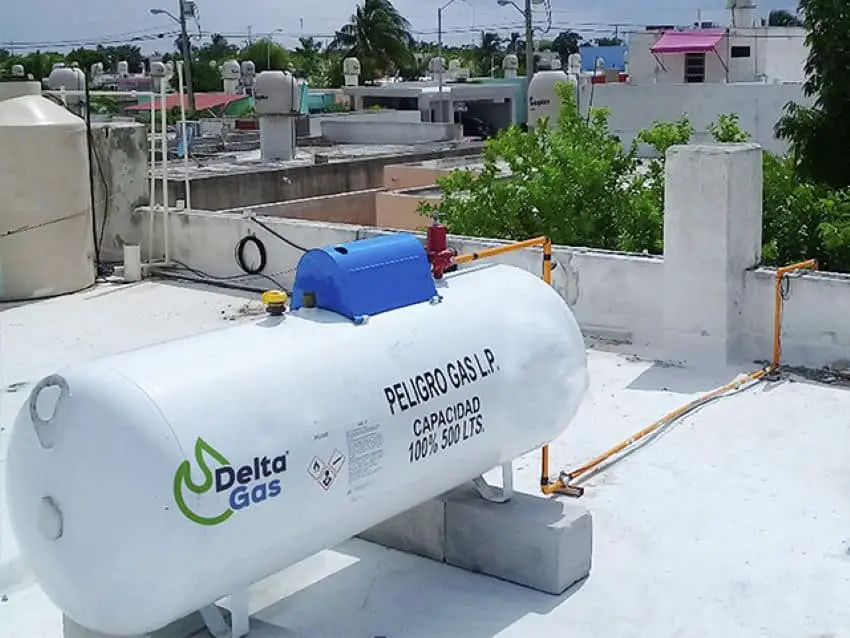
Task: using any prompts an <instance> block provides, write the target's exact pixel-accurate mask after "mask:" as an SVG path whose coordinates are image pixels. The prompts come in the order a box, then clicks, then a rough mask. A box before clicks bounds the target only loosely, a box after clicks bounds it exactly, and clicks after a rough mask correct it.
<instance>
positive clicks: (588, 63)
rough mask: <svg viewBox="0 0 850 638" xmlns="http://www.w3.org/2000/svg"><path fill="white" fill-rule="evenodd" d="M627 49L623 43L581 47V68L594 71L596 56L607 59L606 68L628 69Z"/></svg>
mask: <svg viewBox="0 0 850 638" xmlns="http://www.w3.org/2000/svg"><path fill="white" fill-rule="evenodd" d="M626 51H628V47H626V45H625V44H621V45H618V46H613V47H598V46H589V47H579V50H578V52H579V53H580V54H581V70H582V71H593V69H594V66H593V65H594V63H595V62H596V58H602V59H604V60H605V68H606V69H617V70H618V71H625V70H626Z"/></svg>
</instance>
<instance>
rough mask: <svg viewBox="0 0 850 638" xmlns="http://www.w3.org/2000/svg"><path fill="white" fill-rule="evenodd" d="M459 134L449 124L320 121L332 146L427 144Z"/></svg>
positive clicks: (460, 130)
mask: <svg viewBox="0 0 850 638" xmlns="http://www.w3.org/2000/svg"><path fill="white" fill-rule="evenodd" d="M462 134H463V129H462V127H460V125H457V124H453V123H451V122H448V123H439V122H436V123H435V122H381V121H377V122H372V121H366V120H363V121H359V122H358V121H346V120H325V121H324V122H322V137H324V138H325V139H326V140H328V141H330V142H334V143H336V144H431V143H434V142H447V141H449V140H455V139H460V138H461V137H462Z"/></svg>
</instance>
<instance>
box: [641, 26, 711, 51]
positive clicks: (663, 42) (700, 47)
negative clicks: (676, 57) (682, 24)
mask: <svg viewBox="0 0 850 638" xmlns="http://www.w3.org/2000/svg"><path fill="white" fill-rule="evenodd" d="M724 35H726V31H725V30H724V29H699V30H694V31H665V32H664V34H663V35H662V36H661V37H660V38H658V41H657V42H656V43H655V44H653V45H652V47H650V49H649V50H650V52H652V53H707V52H708V51H712V50H714V47H716V46H717V43H718V42H720V40H721V38H723V36H724Z"/></svg>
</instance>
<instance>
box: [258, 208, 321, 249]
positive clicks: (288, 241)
mask: <svg viewBox="0 0 850 638" xmlns="http://www.w3.org/2000/svg"><path fill="white" fill-rule="evenodd" d="M249 219H250V220H251V221H252V222H254V223H255V224H257V226H259V227H260V228H262V229H263V230H265V231H266V232H267V233H269V234H270V235H272V236H274V237H277V238H278V239H279V240H280V241H282V242H284V243H285V244H287V245H289V246H291V247H292V248H294V249H295V250H300V251H301V252H302V253H306V252H307V251H308V250H309V249H308V248H304V247H303V246H300V245H299V244H296V243H295V242H294V241H292V240H291V239H287V238H286V237H284V236H283V235H281V234H280V233H279V232H277V231H276V230H275V229H274V228H272V227H271V226H269V225H268V224H266V223H264V222H261V221H260V220H259V219H257V218H256V216H253V217H250V218H249Z"/></svg>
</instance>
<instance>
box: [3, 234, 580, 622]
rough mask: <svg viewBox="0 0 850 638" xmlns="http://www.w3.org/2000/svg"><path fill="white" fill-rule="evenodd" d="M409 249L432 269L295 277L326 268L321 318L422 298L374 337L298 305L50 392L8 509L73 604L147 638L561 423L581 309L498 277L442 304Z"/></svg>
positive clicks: (360, 266) (13, 454) (466, 275)
mask: <svg viewBox="0 0 850 638" xmlns="http://www.w3.org/2000/svg"><path fill="white" fill-rule="evenodd" d="M407 237H408V238H409V239H407V240H406V241H412V242H416V243H417V244H418V250H419V251H420V254H419V255H411V254H410V253H406V254H405V253H402V252H400V251H394V252H389V251H387V252H383V253H382V254H381V255H376V256H377V257H378V259H370V258H369V257H368V256H366V255H364V252H365V251H364V250H362V249H359V248H358V246H357V244H358V243H359V242H351V243H349V244H347V245H343V246H334V247H328V248H327V249H321V250H317V251H310V252H309V253H308V254H307V255H306V256H305V257H303V258H302V261H301V263H299V266H298V271H299V273H298V274H297V275H296V284H295V290H296V293H295V294H293V302H294V301H295V300H296V299H297V298H298V297H297V291H298V288H299V283H298V282H299V279H300V273H301V271H302V264H303V263H304V261H305V260H307V261H308V262H312V264H313V265H316V266H318V265H320V264H329V267H328V268H327V269H325V268H324V266H323V267H322V268H321V269H319V268H317V269H316V270H315V271H314V275H316V278H315V279H310V281H309V287H307V288H304V289H303V292H304V296H303V297H302V299H304V303H305V304H306V303H307V299H306V295H307V294H315V296H314V297H313V302H315V304H320V303H321V300H324V302H325V303H326V304H327V302H333V301H334V299H336V300H337V302H338V305H340V306H346V305H348V303H349V302H350V303H351V305H352V306H355V305H356V306H359V308H351V307H349V309H353V310H355V312H357V311H359V310H362V309H364V307H365V304H361V303H360V299H362V298H364V297H366V296H369V295H374V294H376V292H378V291H380V290H383V291H384V293H386V291H387V289H388V288H393V289H395V290H396V293H395V294H398V293H399V292H401V294H404V295H405V297H406V299H407V300H408V301H407V303H406V304H405V305H402V306H401V307H399V306H395V308H396V309H390V308H387V310H386V311H382V310H380V309H379V308H377V307H376V306H375V305H372V307H371V308H369V310H370V311H372V312H373V313H375V312H377V313H378V314H374V316H371V317H370V318H369V320H368V321H367V322H365V323H361V324H360V325H358V324H357V323H356V320H355V321H352V318H353V317H354V316H357V315H356V314H354V313H351V314H352V315H353V317H352V318H349V316H348V315H343V314H341V313H339V312H335V311H331V310H328V309H327V308H328V307H329V306H328V305H322V306H319V307H308V306H302V307H301V308H300V309H298V310H294V311H292V312H291V313H287V315H286V316H283V317H274V316H271V317H266V318H264V319H259V320H256V321H252V322H251V323H249V324H247V325H243V326H238V327H234V328H228V329H224V330H215V331H212V332H209V333H207V334H203V335H198V336H194V337H190V338H185V339H181V340H178V341H170V342H167V343H163V344H160V345H156V346H153V347H148V348H144V349H140V350H136V351H133V352H128V353H124V354H118V355H113V356H111V357H108V358H104V359H100V360H95V361H90V362H86V363H82V364H78V365H75V366H73V367H70V368H66V369H65V370H61V371H59V373H58V374H56V375H53V376H52V377H47V378H45V379H44V380H42V381H41V382H40V383H38V384H37V385H36V386H35V387H34V388H33V391H32V392H31V394H30V397H29V398H28V400H27V402H26V403H25V404H24V407H23V408H22V410H21V411H20V413H19V415H18V418H17V420H16V421H15V424H14V427H13V428H12V431H11V433H10V437H9V448H8V449H9V453H8V459H7V463H6V472H7V473H6V489H7V491H6V493H7V502H8V508H9V516H10V521H11V524H12V529H13V531H14V533H15V537H16V538H17V539H18V542H19V546H20V549H21V553H22V555H23V557H24V559H25V560H26V563H27V565H28V566H30V567H31V568H32V570H33V572H34V574H35V576H36V578H37V580H38V582H39V584H40V585H41V588H42V590H43V591H44V592H45V593H46V594H47V595H48V596H49V597H50V599H51V600H52V601H53V602H54V603H55V604H56V605H57V606H58V607H59V608H60V609H61V610H62V611H64V612H65V613H66V614H68V616H70V617H71V618H72V619H74V620H75V621H76V622H77V623H79V624H80V625H82V626H84V627H87V628H89V629H91V630H94V631H98V632H102V633H103V634H108V635H121V636H129V635H140V634H147V633H148V632H151V631H154V630H156V629H159V628H160V627H163V626H165V625H167V624H169V623H170V622H172V621H174V620H176V619H178V618H181V617H184V616H186V615H188V614H191V613H193V612H194V611H196V610H198V609H200V608H202V607H205V606H206V605H209V604H212V603H213V602H214V601H216V600H217V599H218V598H220V597H221V596H222V595H226V594H229V593H239V592H240V591H241V590H242V588H244V587H247V586H249V585H250V584H252V583H255V582H257V581H259V580H261V579H263V578H265V577H267V576H269V575H271V574H274V573H276V572H278V571H280V570H282V569H285V568H286V567H288V566H290V565H292V564H294V563H296V562H298V561H300V560H303V559H304V558H306V557H308V556H310V555H312V554H314V553H316V552H318V551H321V550H323V549H326V548H329V547H333V546H335V545H337V544H338V543H340V542H342V541H344V540H345V539H348V538H350V537H352V536H354V535H356V534H358V533H360V532H362V531H363V530H365V529H368V528H369V527H372V526H374V525H376V524H378V523H380V522H381V521H384V520H386V519H387V518H390V517H392V516H394V515H396V514H399V513H401V512H403V511H406V510H408V509H410V508H412V507H415V506H416V505H418V504H420V503H422V502H425V501H427V500H428V499H431V498H435V497H437V496H438V495H440V494H442V493H444V492H446V491H448V490H450V489H452V488H454V487H456V486H457V485H461V484H463V483H465V482H466V481H469V480H470V479H472V478H474V477H476V476H477V475H480V474H482V473H484V472H486V471H488V470H490V469H491V468H493V467H495V466H498V465H499V464H501V463H504V462H507V461H509V460H512V459H514V458H517V457H519V456H521V455H523V454H525V453H527V452H531V451H533V450H535V449H537V448H539V446H541V445H543V444H545V443H549V442H551V441H552V440H553V439H555V438H557V437H558V436H559V435H560V434H561V433H562V432H563V431H564V430H565V428H566V427H567V426H568V424H569V423H570V421H571V419H572V418H573V416H574V415H575V413H576V411H577V409H578V407H579V405H580V403H581V401H582V398H583V395H584V393H585V390H586V387H587V382H588V373H587V357H586V354H585V347H584V342H583V339H582V335H581V332H580V330H579V327H578V324H577V323H576V320H575V318H574V317H573V314H572V312H571V311H570V309H569V307H568V306H567V304H566V303H565V302H564V300H563V299H562V298H561V297H560V296H559V295H558V293H557V292H555V291H554V290H553V289H552V288H551V287H550V286H548V285H546V284H545V283H544V282H543V281H542V280H541V279H540V278H539V277H537V276H535V275H533V274H531V273H529V272H527V271H525V270H522V269H519V268H516V267H512V266H507V265H497V264H494V265H488V266H484V267H481V268H471V269H469V270H466V271H461V272H459V273H456V274H451V275H448V276H447V277H446V278H445V280H446V283H447V285H446V286H445V287H443V288H440V289H439V291H440V295H441V296H442V300H441V301H439V302H437V299H436V298H434V297H431V296H430V295H436V292H437V290H436V289H435V287H434V285H433V279H432V278H431V272H430V265H429V264H428V261H427V257H426V256H425V254H424V249H423V247H422V245H421V243H419V240H418V239H416V238H415V237H411V236H409V235H408V236H407ZM397 238H398V236H390V237H386V238H380V240H389V241H391V242H392V241H394V240H396V239H397ZM365 241H366V242H373V240H365ZM400 241H401V240H400ZM382 243H383V242H382ZM373 245H374V244H373ZM337 250H340V251H345V252H344V253H342V252H336V251H337ZM316 253H320V254H319V255H318V256H317V255H316ZM334 255H335V256H334ZM320 258H321V259H320ZM347 259H350V260H351V261H350V262H349V264H350V265H349V266H348V267H347V268H345V267H344V266H343V264H345V260H347ZM334 260H336V263H337V264H339V268H340V271H337V273H338V274H339V273H341V272H342V271H344V272H345V274H342V275H341V277H337V275H335V274H334V273H333V272H332V271H333V268H334V267H333V266H332V264H334ZM411 266H413V267H414V268H415V267H416V266H421V270H418V271H417V272H413V271H412V269H411ZM388 269H389V271H388ZM393 269H395V270H393ZM320 270H324V272H320ZM382 271H383V272H384V273H387V274H385V275H383V276H382V277H378V275H380V274H381V272H382ZM370 273H375V275H376V276H375V277H374V279H373V281H372V282H371V284H370V282H369V281H367V279H368V277H369V275H370ZM342 281H346V282H347V281H350V282H352V284H351V285H350V287H349V288H348V289H345V287H344V286H339V287H336V289H335V290H331V289H329V288H333V287H334V286H333V284H334V282H342ZM355 281H356V283H355ZM429 283H430V290H427V284H429ZM328 284H331V285H330V286H329V285H328ZM411 284H416V286H415V290H414V289H413V288H412V287H411ZM308 291H316V292H315V293H308ZM432 291H433V292H432ZM326 292H327V293H328V294H325V293H326ZM410 293H413V294H410ZM422 293H424V294H422ZM426 295H427V296H426ZM432 301H433V302H432ZM293 305H294V303H293ZM310 305H313V304H312V303H311V304H310ZM283 352H285V353H286V356H285V357H284V356H280V353H283ZM387 352H389V353H391V356H389V357H383V358H382V359H381V358H378V359H376V358H375V357H376V353H387ZM246 356H247V358H246ZM365 361H370V362H372V363H371V365H363V362H365ZM50 386H53V387H50ZM222 388H227V391H226V392H223V391H222ZM42 390H46V391H45V392H44V395H45V396H43V397H40V396H39V395H40V393H41V392H42ZM50 396H52V397H57V396H58V400H56V399H54V401H51V402H50V403H47V401H50V399H49V398H48V397H50ZM45 404H47V405H49V406H54V405H55V409H49V410H48V409H45V410H44V412H45V414H42V413H41V412H42V410H41V408H42V407H43V406H45ZM370 635H371V634H370ZM9 638H25V637H24V636H20V637H18V636H15V637H12V636H10V637H9Z"/></svg>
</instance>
